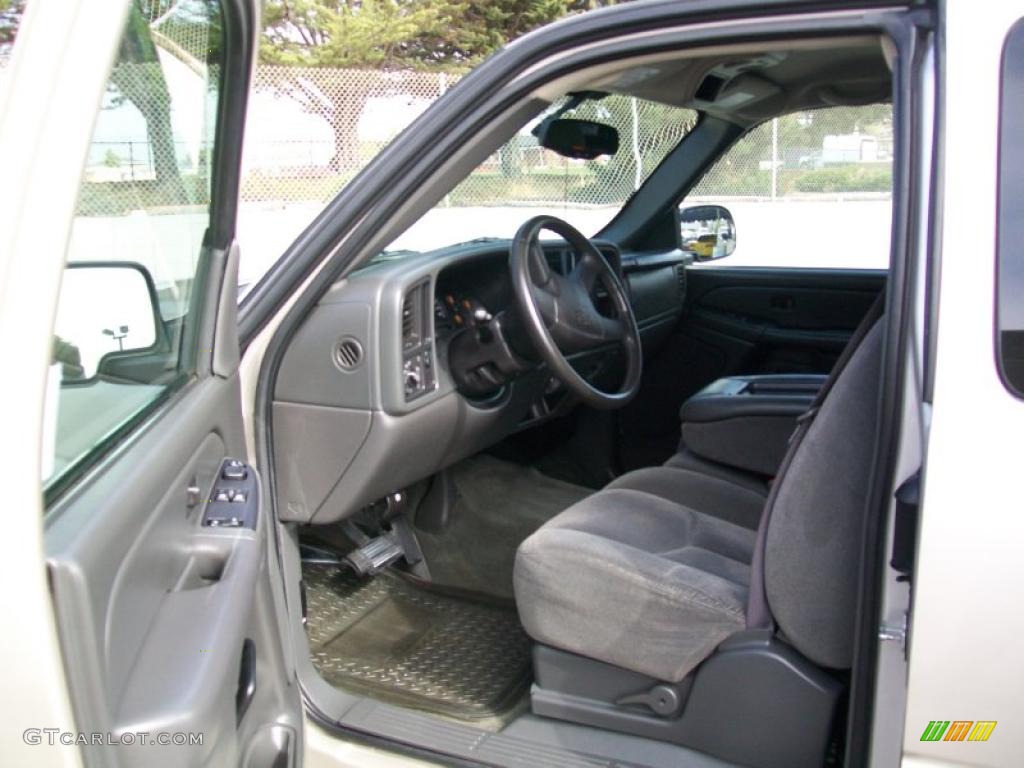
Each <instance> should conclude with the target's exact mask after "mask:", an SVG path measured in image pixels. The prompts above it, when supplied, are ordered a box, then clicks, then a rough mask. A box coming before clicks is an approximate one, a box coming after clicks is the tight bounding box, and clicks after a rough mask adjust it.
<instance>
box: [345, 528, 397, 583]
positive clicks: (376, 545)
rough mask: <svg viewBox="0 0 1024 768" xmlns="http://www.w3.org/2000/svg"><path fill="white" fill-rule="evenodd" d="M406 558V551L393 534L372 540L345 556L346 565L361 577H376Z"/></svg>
mask: <svg viewBox="0 0 1024 768" xmlns="http://www.w3.org/2000/svg"><path fill="white" fill-rule="evenodd" d="M404 556H405V549H403V548H402V545H401V544H399V543H398V542H397V541H396V540H395V539H394V538H393V537H392V535H391V534H385V535H383V536H378V537H377V538H375V539H370V541H368V542H367V543H366V544H363V546H361V547H359V549H356V550H353V551H352V552H350V553H349V554H348V555H346V556H345V560H344V563H345V565H348V566H349V567H351V568H352V570H354V571H355V572H356V573H358V574H359V575H360V576H375V575H376V574H378V573H380V572H381V571H382V570H384V569H385V568H387V567H388V566H389V565H391V564H392V563H393V562H395V561H396V560H398V559H399V558H401V557H404Z"/></svg>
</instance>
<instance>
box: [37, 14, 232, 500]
mask: <svg viewBox="0 0 1024 768" xmlns="http://www.w3.org/2000/svg"><path fill="white" fill-rule="evenodd" d="M220 40H221V17H220V6H219V3H217V2H214V1H213V0H175V1H174V2H171V1H170V0H133V2H132V3H131V6H130V10H129V12H128V16H127V21H126V23H125V28H124V35H123V37H122V39H121V42H120V45H119V48H118V53H117V57H116V61H115V63H114V66H113V69H112V70H111V74H110V79H109V81H108V85H107V89H106V92H105V94H104V97H103V100H102V104H101V107H100V110H99V113H98V115H97V117H96V122H95V125H94V128H93V136H92V143H91V145H90V148H89V152H88V156H87V157H86V161H85V168H84V171H83V173H82V182H81V187H80V191H79V199H78V208H77V211H76V215H75V219H74V221H73V223H72V229H71V238H70V240H69V244H68V264H67V266H66V268H65V270H64V276H63V279H62V282H61V293H60V298H59V301H58V306H57V317H56V321H55V325H54V339H53V350H52V358H51V359H52V365H51V367H50V379H49V386H48V408H47V417H46V420H47V424H46V432H45V434H46V436H47V444H46V445H45V446H44V457H43V480H44V485H45V487H46V488H47V489H48V490H52V489H55V488H57V487H59V486H61V485H62V484H63V483H64V482H65V481H67V480H70V479H72V478H73V477H74V476H75V475H76V472H75V468H76V467H82V466H84V465H87V464H88V463H89V461H90V459H91V458H92V457H95V456H97V455H99V454H100V453H102V451H103V450H104V449H105V448H106V447H107V446H109V445H110V444H111V443H112V441H114V440H116V439H117V438H118V437H119V436H120V435H121V434H123V433H124V432H125V431H126V430H127V429H128V428H129V427H130V426H131V425H132V424H133V423H134V422H135V421H136V420H138V419H139V418H140V417H141V416H142V415H143V414H144V413H145V412H146V411H147V410H149V409H150V408H151V407H152V406H153V405H154V404H155V403H157V402H158V401H159V400H160V399H161V398H162V397H163V396H164V395H165V394H167V393H168V392H170V391H171V390H173V389H174V388H176V387H178V386H180V385H181V384H182V383H183V382H185V381H187V380H188V378H189V376H190V374H191V373H192V364H191V362H190V361H189V357H190V355H187V354H185V350H184V349H183V346H182V338H183V334H184V333H185V331H186V329H187V328H188V327H189V325H190V323H192V322H193V320H194V318H193V317H191V316H190V314H189V313H190V311H194V310H190V297H191V293H192V285H193V282H194V280H195V276H196V272H197V268H198V262H199V256H200V252H201V245H202V240H203V236H204V233H205V230H206V228H207V225H208V224H209V212H210V189H211V185H210V159H211V153H212V137H213V132H214V128H215V122H216V105H217V95H218V84H219V76H220V71H221V67H220V64H219V62H220V53H221V52H220Z"/></svg>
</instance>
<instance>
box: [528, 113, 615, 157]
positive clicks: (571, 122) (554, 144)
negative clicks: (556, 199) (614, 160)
mask: <svg viewBox="0 0 1024 768" xmlns="http://www.w3.org/2000/svg"><path fill="white" fill-rule="evenodd" d="M534 133H535V135H536V136H537V141H538V142H539V143H540V145H541V146H542V147H544V148H545V149H550V150H551V151H552V152H555V153H557V154H559V155H562V156H563V157H571V158H575V159H578V160H593V159H594V158H597V157H600V156H601V155H614V154H615V153H616V152H618V151H619V132H618V131H617V130H615V129H614V128H613V127H612V126H610V125H605V124H604V123H595V122H594V121H593V120H577V119H575V118H560V119H557V120H545V121H544V122H543V123H541V124H540V125H538V126H537V128H536V129H535V130H534Z"/></svg>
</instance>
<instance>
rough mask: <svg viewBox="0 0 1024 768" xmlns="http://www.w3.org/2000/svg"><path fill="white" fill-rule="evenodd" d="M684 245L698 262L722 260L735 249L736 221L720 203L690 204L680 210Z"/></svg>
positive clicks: (680, 225) (680, 227) (680, 224)
mask: <svg viewBox="0 0 1024 768" xmlns="http://www.w3.org/2000/svg"><path fill="white" fill-rule="evenodd" d="M679 229H680V232H681V233H682V237H683V248H684V249H686V250H688V251H691V252H692V253H693V255H694V256H695V257H696V259H697V261H712V260H713V259H724V258H725V257H726V256H728V255H729V254H731V253H732V252H733V251H735V250H736V222H735V221H733V218H732V214H731V213H730V212H729V209H728V208H726V207H724V206H721V205H691V206H687V207H685V208H680V209H679Z"/></svg>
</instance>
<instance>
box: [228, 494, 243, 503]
mask: <svg viewBox="0 0 1024 768" xmlns="http://www.w3.org/2000/svg"><path fill="white" fill-rule="evenodd" d="M231 500H232V501H233V502H235V503H238V504H244V503H245V491H235V492H234V494H232V496H231Z"/></svg>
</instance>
